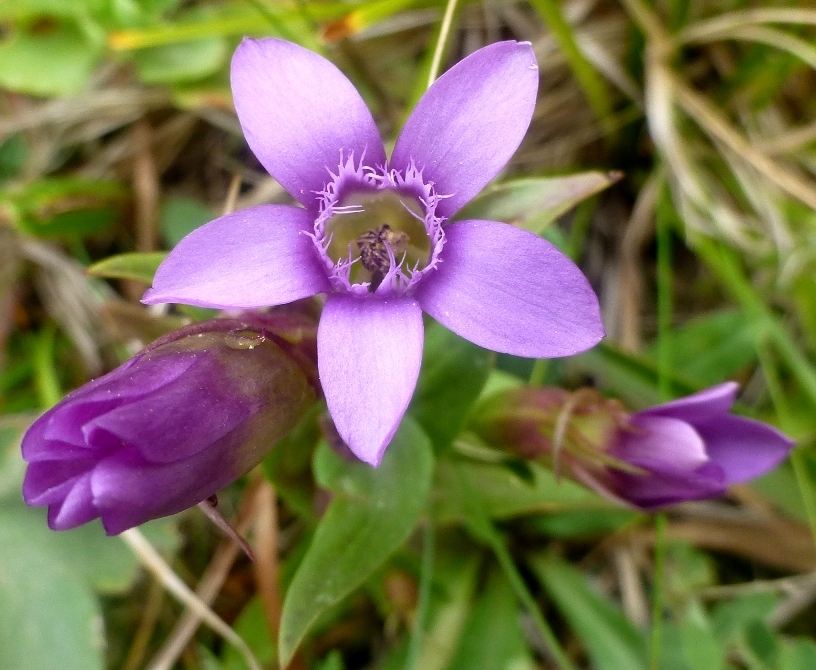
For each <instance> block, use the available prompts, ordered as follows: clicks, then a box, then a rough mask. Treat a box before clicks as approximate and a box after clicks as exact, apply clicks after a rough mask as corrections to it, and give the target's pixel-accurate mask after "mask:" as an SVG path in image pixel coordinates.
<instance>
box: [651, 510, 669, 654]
mask: <svg viewBox="0 0 816 670" xmlns="http://www.w3.org/2000/svg"><path fill="white" fill-rule="evenodd" d="M654 521H655V546H654V581H653V583H652V634H651V638H650V640H649V670H658V668H659V667H660V653H661V649H662V646H663V605H664V602H665V589H664V585H665V581H666V576H665V572H666V515H665V514H656V515H655V519H654Z"/></svg>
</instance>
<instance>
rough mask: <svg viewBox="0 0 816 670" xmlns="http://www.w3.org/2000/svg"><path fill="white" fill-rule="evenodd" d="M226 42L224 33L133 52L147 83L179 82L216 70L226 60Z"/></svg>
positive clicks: (205, 75) (140, 74)
mask: <svg viewBox="0 0 816 670" xmlns="http://www.w3.org/2000/svg"><path fill="white" fill-rule="evenodd" d="M226 58H227V42H226V40H225V39H223V38H221V37H210V38H207V39H201V40H195V41H192V42H182V43H180V44H168V45H165V46H155V47H148V48H146V49H140V50H138V51H135V52H134V53H133V60H134V62H135V63H136V69H137V71H138V73H139V78H140V79H141V80H142V81H143V82H144V83H145V84H176V83H184V82H190V81H196V80H199V79H203V78H204V77H208V76H210V75H212V74H215V73H216V72H217V71H218V70H219V69H220V68H221V66H222V65H223V64H224V63H225V62H226Z"/></svg>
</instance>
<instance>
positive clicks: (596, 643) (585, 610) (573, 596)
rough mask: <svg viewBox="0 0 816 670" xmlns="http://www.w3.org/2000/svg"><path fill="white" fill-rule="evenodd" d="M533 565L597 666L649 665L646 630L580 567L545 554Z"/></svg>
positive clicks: (610, 669)
mask: <svg viewBox="0 0 816 670" xmlns="http://www.w3.org/2000/svg"><path fill="white" fill-rule="evenodd" d="M530 567H531V569H532V570H533V571H534V572H535V574H536V576H537V577H538V578H539V579H540V580H541V581H542V583H543V585H544V587H545V588H546V590H547V593H548V594H549V596H550V597H551V598H552V600H553V603H554V604H555V606H556V607H557V608H558V610H559V611H560V612H561V614H562V615H563V616H564V617H565V618H566V620H567V621H568V622H569V624H570V627H571V628H572V630H573V631H574V632H575V635H577V636H578V638H579V639H580V640H581V642H582V644H583V645H584V648H585V649H586V651H587V654H588V655H589V657H590V658H591V659H592V663H593V665H594V666H595V667H597V668H598V670H640V669H641V668H642V669H643V670H645V669H646V667H647V664H646V644H645V639H644V636H643V634H642V633H641V632H640V631H639V630H638V629H637V628H635V626H634V625H632V623H631V622H630V621H629V620H628V619H627V618H626V616H625V615H624V614H623V613H622V612H621V611H620V610H619V609H618V608H617V607H615V606H614V605H613V604H612V603H610V602H609V601H608V600H606V599H605V598H604V597H603V596H601V595H600V594H599V593H597V592H596V591H595V590H594V589H593V588H592V587H591V586H590V585H589V584H587V582H586V579H585V577H584V576H583V575H582V574H581V573H580V572H579V571H578V570H577V569H575V568H574V567H572V566H570V565H569V564H568V563H566V562H564V561H563V560H561V559H558V558H556V557H555V556H549V555H545V554H538V555H535V556H532V557H531V558H530Z"/></svg>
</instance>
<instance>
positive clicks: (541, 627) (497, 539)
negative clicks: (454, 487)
mask: <svg viewBox="0 0 816 670" xmlns="http://www.w3.org/2000/svg"><path fill="white" fill-rule="evenodd" d="M491 528H492V524H491ZM488 540H489V542H490V548H491V549H492V550H493V553H494V554H495V555H496V559H497V560H498V561H499V565H500V566H501V568H502V570H503V571H504V575H505V577H507V581H509V582H510V586H511V587H512V588H513V591H514V592H515V594H516V598H518V599H519V601H521V604H522V605H524V607H525V608H526V609H527V612H528V613H529V614H530V615H531V616H532V617H533V621H534V622H535V625H536V628H537V629H538V633H539V634H540V635H541V637H542V639H543V640H544V643H545V644H546V645H547V650H548V651H549V652H550V653H551V654H552V656H553V658H554V659H555V662H556V663H557V664H558V667H559V668H561V670H576V668H575V666H574V665H573V664H572V661H570V659H569V657H568V656H567V654H566V652H565V651H564V650H563V649H562V648H561V645H560V643H559V642H558V638H557V637H556V636H555V633H554V632H553V629H552V628H550V625H549V624H548V623H547V621H546V619H545V618H544V617H543V616H542V614H541V610H540V609H539V607H538V604H537V603H536V601H535V598H533V594H532V593H530V590H529V589H528V588H527V584H525V583H524V579H523V578H522V576H521V574H520V573H519V571H518V568H517V567H516V564H515V562H514V561H513V558H512V557H511V556H510V552H508V551H507V547H506V546H505V544H504V540H503V539H502V538H501V536H500V535H499V534H498V532H496V529H495V528H492V532H491V534H490V536H489V537H488Z"/></svg>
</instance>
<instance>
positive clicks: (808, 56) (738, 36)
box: [687, 26, 816, 68]
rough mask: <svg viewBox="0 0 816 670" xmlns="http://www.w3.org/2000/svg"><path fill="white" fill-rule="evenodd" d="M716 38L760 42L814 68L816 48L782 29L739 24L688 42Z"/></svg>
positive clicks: (815, 65)
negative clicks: (791, 55) (785, 52)
mask: <svg viewBox="0 0 816 670" xmlns="http://www.w3.org/2000/svg"><path fill="white" fill-rule="evenodd" d="M718 40H743V41H746V42H761V43H763V44H767V45H769V46H772V47H776V48H777V49H782V50H783V51H787V52H788V53H790V54H793V55H794V56H796V57H797V58H800V59H802V60H803V61H804V62H805V63H807V64H808V65H810V66H811V67H812V68H816V48H814V47H812V46H811V45H810V43H809V42H807V41H806V40H803V39H800V38H798V37H796V36H795V35H791V34H789V33H786V32H785V31H784V30H777V29H776V28H768V27H767V26H739V27H736V28H732V29H730V30H723V31H722V32H719V33H713V34H709V35H707V36H705V37H700V38H696V39H692V40H687V42H688V43H698V44H699V43H705V42H713V41H718Z"/></svg>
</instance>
